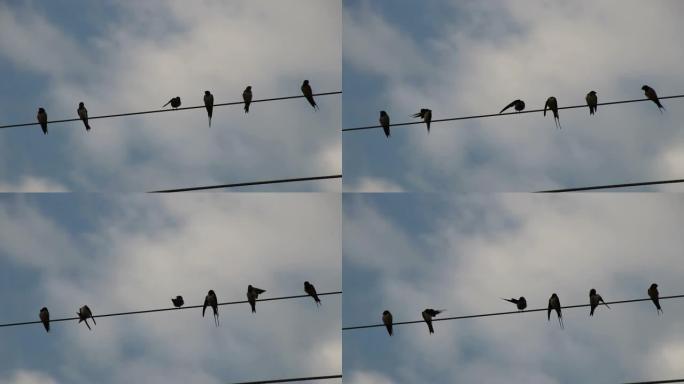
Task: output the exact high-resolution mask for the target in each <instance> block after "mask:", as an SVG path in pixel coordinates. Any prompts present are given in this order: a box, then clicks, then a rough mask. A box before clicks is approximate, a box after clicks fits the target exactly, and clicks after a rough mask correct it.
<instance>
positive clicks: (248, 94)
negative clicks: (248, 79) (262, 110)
mask: <svg viewBox="0 0 684 384" xmlns="http://www.w3.org/2000/svg"><path fill="white" fill-rule="evenodd" d="M242 100H244V101H245V113H249V104H250V103H251V102H252V86H251V85H248V86H247V88H245V90H244V92H242Z"/></svg>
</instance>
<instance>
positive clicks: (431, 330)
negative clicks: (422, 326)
mask: <svg viewBox="0 0 684 384" xmlns="http://www.w3.org/2000/svg"><path fill="white" fill-rule="evenodd" d="M428 331H430V333H435V329H434V328H432V323H428Z"/></svg>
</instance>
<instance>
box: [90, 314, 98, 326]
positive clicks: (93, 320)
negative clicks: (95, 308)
mask: <svg viewBox="0 0 684 384" xmlns="http://www.w3.org/2000/svg"><path fill="white" fill-rule="evenodd" d="M90 318H91V319H93V324H95V325H97V323H96V322H95V318H94V317H93V316H90Z"/></svg>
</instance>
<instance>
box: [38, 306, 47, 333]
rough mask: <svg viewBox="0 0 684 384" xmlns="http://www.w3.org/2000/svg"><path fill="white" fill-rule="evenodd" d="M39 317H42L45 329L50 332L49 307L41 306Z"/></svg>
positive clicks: (41, 320)
mask: <svg viewBox="0 0 684 384" xmlns="http://www.w3.org/2000/svg"><path fill="white" fill-rule="evenodd" d="M38 317H39V318H40V322H41V323H43V327H45V330H46V331H47V332H50V312H49V311H48V309H47V308H46V307H43V308H41V309H40V313H39V314H38Z"/></svg>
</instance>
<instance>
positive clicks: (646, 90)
mask: <svg viewBox="0 0 684 384" xmlns="http://www.w3.org/2000/svg"><path fill="white" fill-rule="evenodd" d="M641 89H643V91H644V94H645V95H646V97H648V98H649V99H650V100H652V101H653V102H654V103H655V104H656V105H657V106H658V110H659V111H660V113H663V110H664V109H665V107H663V105H662V104H660V100H659V99H658V94H657V93H656V91H655V89H653V88H651V87H649V86H648V85H644V86H643V87H641Z"/></svg>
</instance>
